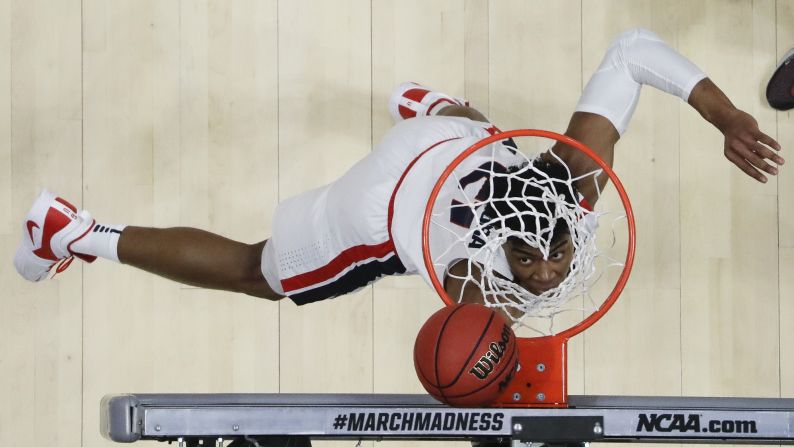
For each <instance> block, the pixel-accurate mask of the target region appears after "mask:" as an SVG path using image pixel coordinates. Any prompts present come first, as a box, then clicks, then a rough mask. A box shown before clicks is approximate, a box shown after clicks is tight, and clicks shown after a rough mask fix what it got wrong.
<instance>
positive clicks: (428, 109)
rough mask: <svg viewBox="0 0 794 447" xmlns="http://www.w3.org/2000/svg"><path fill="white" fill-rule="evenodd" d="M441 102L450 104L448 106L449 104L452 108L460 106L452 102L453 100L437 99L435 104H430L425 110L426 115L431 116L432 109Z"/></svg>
mask: <svg viewBox="0 0 794 447" xmlns="http://www.w3.org/2000/svg"><path fill="white" fill-rule="evenodd" d="M442 102H448V103H450V104H451V105H453V106H459V105H460V104H458V103H456V102H455V101H453V100H451V99H447V98H439V99H437V100H436V102H434V103H433V104H430V107H428V108H427V114H428V115H431V114H432V113H431V112H432V111H433V109H434V108H435V107H436V106H437V105H439V104H441V103H442Z"/></svg>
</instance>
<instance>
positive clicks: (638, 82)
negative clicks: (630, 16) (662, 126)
mask: <svg viewBox="0 0 794 447" xmlns="http://www.w3.org/2000/svg"><path fill="white" fill-rule="evenodd" d="M705 77H706V75H705V74H704V73H703V72H702V71H701V70H700V69H699V68H698V67H697V66H695V64H693V63H692V62H691V61H690V60H689V59H687V58H685V57H684V56H682V55H680V54H679V53H678V52H676V51H675V50H674V49H672V48H670V46H669V45H667V44H666V43H665V42H664V41H663V40H662V39H661V38H659V36H657V35H656V34H654V33H653V32H651V31H648V30H647V29H643V28H636V29H632V30H629V31H626V32H624V33H622V34H620V35H619V36H618V37H617V38H616V39H615V40H614V41H613V42H612V45H610V47H609V49H608V50H607V52H606V54H605V55H604V59H603V60H602V61H601V65H600V66H599V67H598V70H597V71H596V72H595V74H593V76H592V77H591V78H590V81H589V82H588V83H587V86H586V87H585V89H584V92H582V97H581V98H579V103H578V104H577V105H576V111H577V112H590V113H595V114H598V115H601V116H603V117H605V118H607V119H608V120H609V121H610V122H612V124H613V125H614V126H615V128H616V129H617V130H618V132H619V133H620V134H621V135H623V133H624V132H626V129H627V128H628V125H629V121H631V116H632V115H633V114H634V109H635V107H637V101H638V100H639V98H640V88H641V87H642V85H650V86H652V87H655V88H657V89H659V90H662V91H665V92H667V93H670V94H672V95H676V96H678V97H679V98H681V99H682V100H684V101H686V100H687V99H688V98H689V94H690V93H691V92H692V89H693V88H694V87H695V85H696V84H697V83H698V82H700V81H701V80H702V79H703V78H705Z"/></svg>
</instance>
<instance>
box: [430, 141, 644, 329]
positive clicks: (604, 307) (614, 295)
mask: <svg viewBox="0 0 794 447" xmlns="http://www.w3.org/2000/svg"><path fill="white" fill-rule="evenodd" d="M513 137H541V138H548V139H551V140H556V141H559V142H561V143H564V144H567V145H568V146H572V147H575V148H576V149H578V150H579V151H581V152H583V153H584V154H585V155H587V156H588V157H590V158H591V159H592V160H593V161H595V162H596V163H597V164H598V166H599V167H600V168H601V169H603V170H604V172H605V173H606V174H607V176H608V177H609V180H610V181H611V182H612V184H613V185H615V189H616V190H617V192H618V196H619V197H620V200H621V202H623V208H624V210H625V211H626V222H627V224H628V233H629V238H628V249H627V250H626V260H625V263H624V266H623V272H621V274H620V277H619V278H618V280H617V282H616V283H615V287H614V288H613V289H612V292H610V294H609V297H607V299H606V300H605V301H604V302H603V303H601V306H599V308H598V309H597V310H596V311H595V312H593V313H592V314H590V315H589V316H588V317H587V318H585V319H584V320H582V321H580V322H579V323H578V324H576V325H575V326H572V327H570V328H568V329H566V330H564V331H562V332H560V333H559V334H554V335H545V336H543V337H533V338H538V339H541V338H550V337H563V338H565V339H567V338H570V337H572V336H574V335H576V334H578V333H580V332H582V331H584V330H585V329H587V328H589V327H590V326H592V325H593V324H594V323H595V322H596V321H598V320H599V319H600V318H601V317H602V316H604V314H605V313H607V311H609V309H610V308H611V307H612V305H613V304H615V301H617V299H618V297H619V296H620V293H621V292H622V291H623V288H624V287H625V286H626V282H628V280H629V275H630V274H631V267H632V265H633V264H634V245H635V230H634V212H633V210H632V208H631V202H630V201H629V196H628V194H626V190H625V189H624V188H623V184H622V183H621V182H620V179H619V178H618V176H617V175H616V174H615V172H614V171H613V170H612V168H610V167H609V165H607V164H606V163H605V162H604V160H602V159H601V157H599V156H598V155H597V154H596V153H595V152H594V151H593V150H592V149H590V148H589V147H587V146H586V145H584V144H583V143H581V142H580V141H577V140H574V139H573V138H571V137H568V136H565V135H562V134H558V133H556V132H551V131H548V130H538V129H517V130H509V131H506V132H501V133H497V134H494V135H491V136H488V137H486V138H483V139H482V140H480V141H478V142H477V143H475V144H473V145H472V146H470V147H469V148H468V149H466V150H465V151H463V152H461V153H460V155H458V156H457V157H455V159H454V160H452V162H451V163H450V165H449V166H448V167H447V168H446V169H445V170H444V172H443V173H442V174H441V177H439V179H438V181H437V182H436V184H435V186H434V187H433V190H432V192H431V193H430V198H429V199H428V201H427V207H426V208H425V214H424V218H423V220H422V254H423V256H424V261H425V268H427V272H428V274H429V276H430V281H431V282H432V283H433V288H435V289H436V292H437V293H438V295H439V296H440V297H441V299H442V300H443V301H444V303H446V304H447V305H453V304H455V301H453V300H452V299H451V298H450V297H449V295H447V292H446V291H445V290H444V286H443V285H442V284H441V281H439V279H438V276H437V275H436V271H435V267H434V266H433V260H432V259H431V257H430V248H429V241H428V239H429V235H430V217H431V215H432V212H433V207H434V205H435V203H436V199H437V198H438V194H439V192H440V191H441V187H442V186H443V185H444V182H446V180H447V178H449V176H450V175H451V174H452V171H453V170H454V169H455V168H456V167H457V166H458V165H459V164H460V163H461V162H462V161H463V160H465V159H466V157H468V156H469V155H471V154H473V153H474V152H476V151H478V150H480V149H482V148H483V147H485V146H487V145H489V144H491V143H494V142H497V141H500V140H506V139H508V138H513Z"/></svg>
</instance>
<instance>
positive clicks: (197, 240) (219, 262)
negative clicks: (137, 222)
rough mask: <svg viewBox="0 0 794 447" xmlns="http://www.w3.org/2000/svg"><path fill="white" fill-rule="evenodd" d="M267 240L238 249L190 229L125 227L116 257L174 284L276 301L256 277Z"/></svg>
mask: <svg viewBox="0 0 794 447" xmlns="http://www.w3.org/2000/svg"><path fill="white" fill-rule="evenodd" d="M266 242H267V241H262V242H259V243H256V244H244V243H242V242H237V241H233V240H231V239H227V238H225V237H223V236H219V235H217V234H213V233H210V232H208V231H204V230H199V229H195V228H184V227H178V228H143V227H126V228H125V229H124V231H122V233H121V235H120V237H119V241H118V257H119V261H120V262H121V263H123V264H127V265H131V266H133V267H137V268H139V269H142V270H145V271H147V272H150V273H154V274H156V275H159V276H162V277H165V278H168V279H172V280H174V281H177V282H180V283H183V284H188V285H192V286H197V287H203V288H207V289H218V290H228V291H232V292H241V293H245V294H248V295H252V296H256V297H259V298H267V299H272V300H275V299H280V298H281V296H279V295H277V294H276V293H275V292H274V291H273V290H272V289H271V288H270V287H269V286H268V283H267V281H266V280H265V278H264V276H263V275H262V269H261V262H262V251H263V249H264V247H265V244H266Z"/></svg>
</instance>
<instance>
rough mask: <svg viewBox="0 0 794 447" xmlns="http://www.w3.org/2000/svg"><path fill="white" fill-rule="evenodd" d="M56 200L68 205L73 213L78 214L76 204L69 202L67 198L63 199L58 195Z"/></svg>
mask: <svg viewBox="0 0 794 447" xmlns="http://www.w3.org/2000/svg"><path fill="white" fill-rule="evenodd" d="M55 201H56V202H60V203H61V204H63V205H64V206H66V207H67V208H69V209H70V210H72V212H73V213H75V214H77V208H75V206H74V205H72V204H71V203H69V202H67V201H66V200H63V199H62V198H60V197H56V198H55Z"/></svg>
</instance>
